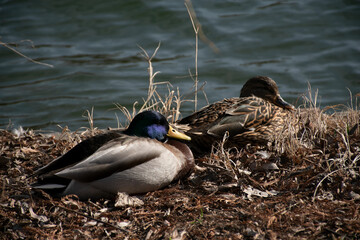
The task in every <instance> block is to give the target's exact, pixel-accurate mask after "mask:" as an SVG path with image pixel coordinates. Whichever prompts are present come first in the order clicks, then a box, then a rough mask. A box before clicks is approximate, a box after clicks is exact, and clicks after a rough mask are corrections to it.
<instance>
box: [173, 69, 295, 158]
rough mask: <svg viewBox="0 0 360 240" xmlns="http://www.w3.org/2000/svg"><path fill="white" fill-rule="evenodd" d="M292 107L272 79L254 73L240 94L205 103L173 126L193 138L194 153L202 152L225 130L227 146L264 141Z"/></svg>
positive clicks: (281, 124) (283, 124) (278, 128)
mask: <svg viewBox="0 0 360 240" xmlns="http://www.w3.org/2000/svg"><path fill="white" fill-rule="evenodd" d="M294 111H295V107H294V106H293V105H292V104H290V103H288V102H286V101H285V100H284V99H283V98H282V97H281V96H280V93H279V89H278V86H277V84H276V82H275V81H274V80H273V79H271V78H270V77H267V76H255V77H252V78H250V79H249V80H247V81H246V83H245V84H244V85H243V87H242V89H241V91H240V97H233V98H228V99H224V100H222V101H218V102H215V103H213V104H210V105H208V106H205V107H203V108H202V109H200V110H199V111H197V112H194V113H193V114H191V115H190V116H187V117H185V118H183V119H181V120H179V121H177V122H176V127H177V128H178V129H181V130H183V131H184V132H185V133H186V134H187V135H188V136H190V137H191V138H192V140H191V142H189V144H188V145H189V146H190V148H191V150H192V152H193V153H194V155H204V154H206V153H209V152H210V151H211V149H212V146H213V145H214V143H215V142H221V141H222V140H223V138H224V135H225V133H227V141H226V145H225V146H226V147H237V148H239V147H242V146H244V145H246V144H248V143H251V144H255V145H262V144H266V143H268V142H269V141H271V139H273V137H274V135H276V134H279V133H280V132H281V131H282V129H283V128H284V127H286V123H287V119H288V117H289V116H290V115H291V114H292V113H293V112H294Z"/></svg>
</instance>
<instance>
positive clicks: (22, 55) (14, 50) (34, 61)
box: [0, 41, 54, 68]
mask: <svg viewBox="0 0 360 240" xmlns="http://www.w3.org/2000/svg"><path fill="white" fill-rule="evenodd" d="M0 45H3V46H4V47H6V48H7V49H9V50H11V51H13V52H14V53H16V54H17V55H20V56H21V57H23V58H25V59H26V60H28V61H30V62H32V63H35V64H39V65H43V66H46V67H50V68H53V67H54V65H51V64H48V63H43V62H39V61H36V60H34V59H32V58H30V57H28V56H26V55H25V54H23V53H21V52H19V51H18V50H16V49H15V48H12V47H10V46H9V45H8V44H7V43H4V42H2V41H0Z"/></svg>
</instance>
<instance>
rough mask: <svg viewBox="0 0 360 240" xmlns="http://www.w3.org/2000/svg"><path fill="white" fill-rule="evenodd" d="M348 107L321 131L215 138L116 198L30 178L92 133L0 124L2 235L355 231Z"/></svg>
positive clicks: (355, 147) (285, 235)
mask: <svg viewBox="0 0 360 240" xmlns="http://www.w3.org/2000/svg"><path fill="white" fill-rule="evenodd" d="M354 114H355V118H353V119H355V120H352V121H350V120H349V118H348V117H347V118H346V119H345V120H344V117H343V116H341V117H339V116H338V117H336V118H331V117H328V116H325V118H326V119H325V120H324V119H322V120H321V121H323V122H322V124H325V123H326V126H322V127H324V128H326V129H325V130H322V131H319V130H318V129H319V126H318V125H314V124H316V121H314V119H308V120H309V121H307V120H306V119H305V120H304V121H303V122H304V124H303V128H304V129H303V132H302V135H301V136H297V140H296V141H295V140H294V139H292V140H291V141H280V139H275V141H274V144H272V145H271V146H267V147H257V146H247V147H246V148H244V149H241V150H236V149H232V150H225V149H221V148H220V149H219V150H218V151H217V152H216V153H212V154H211V155H209V156H207V157H204V158H201V159H197V160H196V161H197V165H198V168H197V169H196V170H195V172H194V173H193V174H192V175H191V176H190V177H189V178H188V179H184V180H181V181H179V182H175V183H173V184H172V185H170V186H168V187H166V188H164V189H162V190H159V191H155V192H150V193H147V194H145V195H142V196H136V197H137V198H138V199H136V198H133V197H132V198H129V199H130V200H126V201H130V202H132V204H126V203H125V204H124V203H121V204H117V205H115V202H113V201H110V200H106V199H104V200H101V201H97V202H93V201H90V200H89V201H78V200H77V198H76V196H67V197H64V198H61V199H55V198H52V197H51V196H49V195H48V194H46V193H44V192H41V191H40V192H36V193H34V192H33V191H32V189H31V188H30V186H29V184H30V183H32V182H34V181H35V179H34V178H33V177H32V176H31V175H32V173H33V172H34V171H35V170H36V169H38V168H39V167H41V166H43V165H44V164H46V163H48V162H49V161H51V160H53V159H54V158H56V157H58V156H60V155H62V154H64V153H65V152H66V151H68V150H69V149H71V148H72V147H73V146H75V145H76V144H77V143H78V142H79V141H80V140H81V139H83V138H86V137H87V136H89V133H86V134H76V133H71V134H70V133H67V132H65V133H63V134H60V136H52V135H42V134H36V133H34V132H32V131H26V132H25V133H24V134H21V135H20V136H16V135H14V134H12V133H11V132H9V131H6V130H0V173H1V182H0V186H1V195H0V226H1V230H0V231H1V234H0V238H1V239H159V238H161V239H359V238H360V204H359V203H360V197H359V196H360V195H359V194H360V177H359V175H360V173H359V165H360V161H359V159H360V133H359V129H356V128H357V127H356V128H355V129H354V126H355V124H358V123H359V120H358V118H357V117H359V113H358V112H355V113H353V114H352V115H351V116H354ZM310 116H312V117H314V115H313V114H311V115H309V116H308V118H310ZM334 119H335V120H334ZM356 119H357V120H356ZM324 121H326V122H324ZM354 121H355V123H354ZM347 125H348V126H347ZM293 140H294V141H295V142H294V141H293ZM287 144H288V145H287ZM289 146H290V147H291V149H289ZM294 146H296V147H294Z"/></svg>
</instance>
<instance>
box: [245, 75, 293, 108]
mask: <svg viewBox="0 0 360 240" xmlns="http://www.w3.org/2000/svg"><path fill="white" fill-rule="evenodd" d="M251 96H256V97H259V98H262V99H265V100H267V101H269V102H271V103H273V104H275V105H276V106H278V107H281V108H284V109H288V110H294V109H295V108H294V106H293V105H291V104H290V103H288V102H286V101H285V100H284V99H283V98H282V97H281V96H280V93H279V88H278V86H277V85H276V82H275V81H274V80H272V79H271V78H269V77H265V76H256V77H253V78H250V79H249V80H248V81H247V82H246V83H245V84H244V86H243V87H242V89H241V91H240V97H251Z"/></svg>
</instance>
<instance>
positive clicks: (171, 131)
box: [167, 126, 191, 141]
mask: <svg viewBox="0 0 360 240" xmlns="http://www.w3.org/2000/svg"><path fill="white" fill-rule="evenodd" d="M167 136H168V137H171V138H176V139H181V140H186V141H190V140H191V137H189V136H188V135H186V134H184V133H181V132H179V131H178V130H176V129H174V128H173V127H171V126H169V131H168V133H167Z"/></svg>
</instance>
